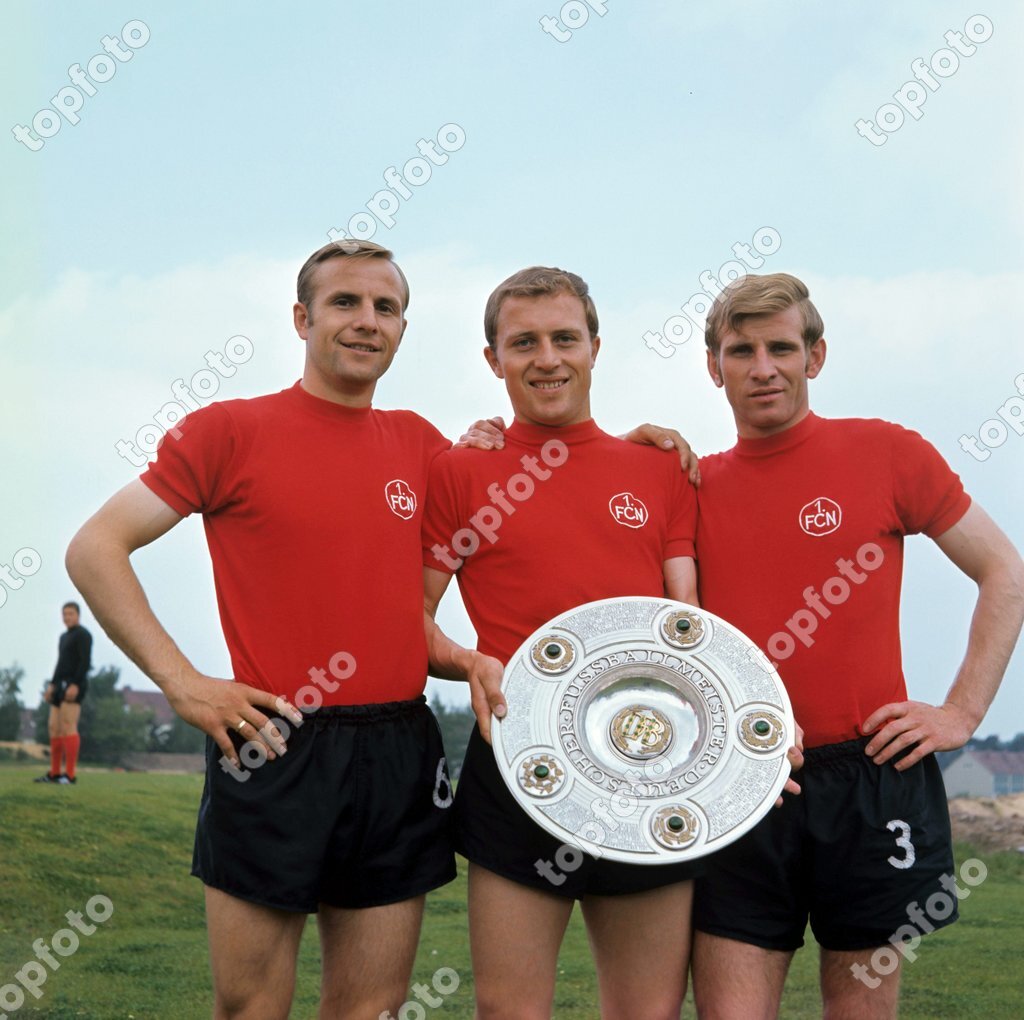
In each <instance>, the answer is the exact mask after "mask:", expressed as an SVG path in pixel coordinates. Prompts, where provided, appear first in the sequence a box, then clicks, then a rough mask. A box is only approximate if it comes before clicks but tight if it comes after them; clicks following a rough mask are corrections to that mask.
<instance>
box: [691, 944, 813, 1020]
mask: <svg viewBox="0 0 1024 1020" xmlns="http://www.w3.org/2000/svg"><path fill="white" fill-rule="evenodd" d="M792 959H793V954H792V953H791V952H783V951H781V950H777V949H762V948H761V947H760V946H752V945H749V944H748V943H746V942H737V941H736V940H735V939H723V938H719V936H717V935H708V934H707V933H706V932H702V931H698V932H694V939H693V997H694V1001H695V1002H696V1004H697V1016H698V1017H699V1020H775V1018H776V1017H777V1016H778V1015H779V1003H780V1002H781V1001H782V988H783V985H785V983H786V974H787V972H788V971H789V964H790V962H791V961H792Z"/></svg>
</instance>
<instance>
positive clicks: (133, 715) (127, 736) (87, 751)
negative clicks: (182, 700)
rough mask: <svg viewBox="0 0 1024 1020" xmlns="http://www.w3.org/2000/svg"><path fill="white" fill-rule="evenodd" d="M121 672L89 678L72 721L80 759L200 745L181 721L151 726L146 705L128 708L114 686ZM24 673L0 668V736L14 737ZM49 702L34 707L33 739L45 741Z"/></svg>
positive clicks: (104, 759)
mask: <svg viewBox="0 0 1024 1020" xmlns="http://www.w3.org/2000/svg"><path fill="white" fill-rule="evenodd" d="M120 675H121V672H120V670H118V669H116V668H115V667H113V666H104V667H102V668H101V669H99V670H97V671H96V672H95V673H93V674H92V675H91V676H90V677H89V693H88V695H87V696H86V698H85V701H83V702H82V715H81V718H80V719H79V723H78V732H79V733H80V734H81V738H82V744H81V749H80V751H79V757H80V760H81V761H83V762H93V763H95V764H100V765H118V764H120V763H121V760H122V759H123V757H124V755H126V754H130V753H132V752H133V751H162V752H185V753H192V754H195V753H197V752H201V751H202V750H203V747H204V740H205V738H204V736H203V734H202V733H200V732H199V730H197V729H195V728H194V727H192V726H189V725H188V723H186V722H185V721H184V720H182V719H179V718H178V717H177V716H175V717H174V722H173V723H171V724H170V725H163V726H159V725H157V724H156V722H155V720H154V718H153V713H152V711H151V710H150V709H148V708H147V709H142V708H138V707H131V708H130V707H129V706H128V705H126V704H125V702H124V695H123V693H122V692H121V691H119V690H117V681H118V679H119V678H120ZM24 677H25V671H24V670H23V669H22V668H21V667H20V666H19V665H18V664H17V663H14V664H13V665H12V666H8V667H6V668H0V740H17V739H18V734H19V731H20V729H21V713H22V711H23V709H24V706H23V705H22V703H21V699H20V697H19V694H20V688H21V682H22V680H23V679H24ZM49 718H50V706H49V704H48V703H47V702H45V701H41V702H40V703H39V707H38V708H36V709H35V739H36V741H37V742H38V743H40V744H44V745H46V744H49V742H50V735H49V730H48V721H49Z"/></svg>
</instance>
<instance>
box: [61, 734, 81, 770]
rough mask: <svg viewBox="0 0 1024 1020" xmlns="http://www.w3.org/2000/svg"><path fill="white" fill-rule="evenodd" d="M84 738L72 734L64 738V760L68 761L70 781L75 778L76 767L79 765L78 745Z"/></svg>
mask: <svg viewBox="0 0 1024 1020" xmlns="http://www.w3.org/2000/svg"><path fill="white" fill-rule="evenodd" d="M81 742H82V738H81V737H79V735H78V734H77V733H71V734H69V735H68V736H66V737H65V738H64V758H65V760H66V761H67V766H68V767H67V776H68V779H74V778H75V766H76V765H77V764H78V745H79V744H80V743H81Z"/></svg>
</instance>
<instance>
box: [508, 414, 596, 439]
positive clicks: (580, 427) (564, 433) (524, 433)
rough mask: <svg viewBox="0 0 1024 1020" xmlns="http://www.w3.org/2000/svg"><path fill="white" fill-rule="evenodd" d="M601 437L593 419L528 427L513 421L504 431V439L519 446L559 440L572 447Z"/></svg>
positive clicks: (524, 423)
mask: <svg viewBox="0 0 1024 1020" xmlns="http://www.w3.org/2000/svg"><path fill="white" fill-rule="evenodd" d="M603 435H604V433H603V432H602V431H601V430H600V429H599V428H598V427H597V422H595V421H594V419H593V418H588V419H587V420H586V421H581V422H577V423H576V424H575V425H530V424H528V423H526V422H522V421H514V422H512V424H511V425H509V427H508V428H507V429H506V430H505V438H506V439H509V440H511V441H512V442H513V443H519V444H520V445H521V446H543V445H544V444H545V443H546V442H547V441H548V440H549V439H559V440H561V441H562V442H563V443H565V444H566V446H574V445H577V444H579V443H589V442H591V441H592V440H594V439H600V438H601V436H603Z"/></svg>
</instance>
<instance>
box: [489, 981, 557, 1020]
mask: <svg viewBox="0 0 1024 1020" xmlns="http://www.w3.org/2000/svg"><path fill="white" fill-rule="evenodd" d="M553 999H554V991H553V990H552V993H551V994H550V995H548V996H545V995H544V994H543V993H542V994H539V995H538V989H537V988H536V987H535V986H534V987H530V986H525V985H524V986H523V987H522V988H520V989H519V990H518V991H517V992H516V994H515V995H510V994H509V991H508V989H507V988H506V989H500V988H493V989H487V988H486V987H481V986H480V985H479V984H477V987H476V1016H477V1018H478V1020H550V1018H551V1006H552V1002H553Z"/></svg>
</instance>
